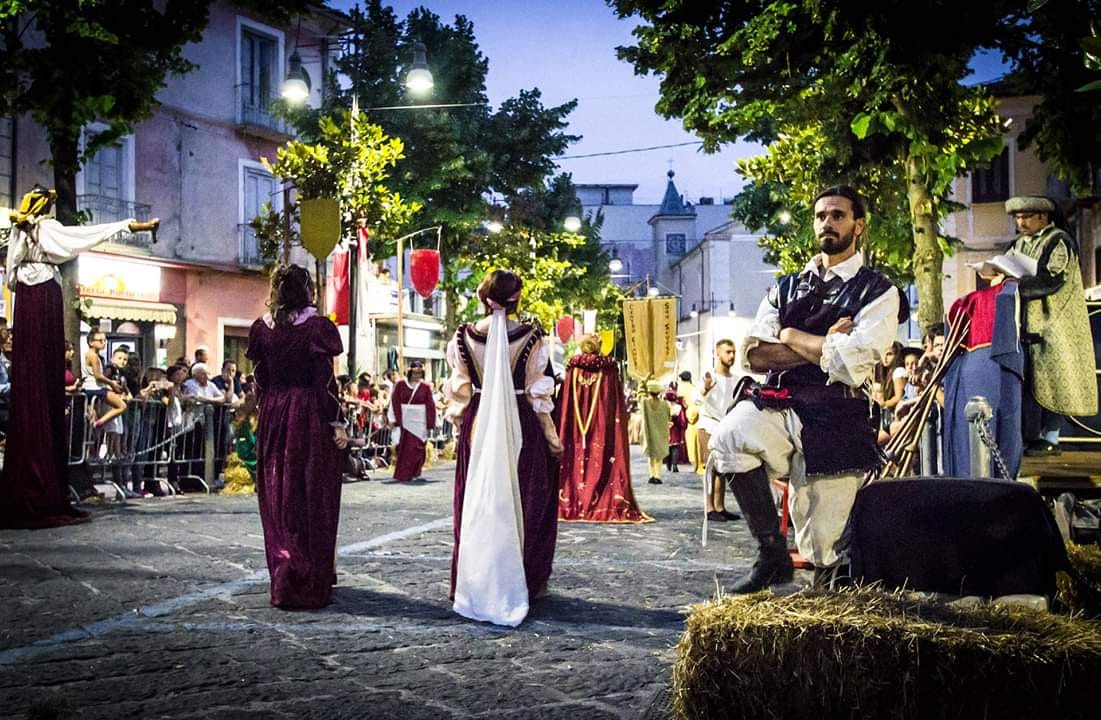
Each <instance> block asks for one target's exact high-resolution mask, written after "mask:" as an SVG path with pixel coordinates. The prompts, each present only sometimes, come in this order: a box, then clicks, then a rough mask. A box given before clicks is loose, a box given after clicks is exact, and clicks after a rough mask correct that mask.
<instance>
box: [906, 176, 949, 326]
mask: <svg viewBox="0 0 1101 720" xmlns="http://www.w3.org/2000/svg"><path fill="white" fill-rule="evenodd" d="M906 195H907V198H908V199H909V201H910V222H911V224H912V226H913V232H914V284H915V285H917V292H918V326H919V327H920V329H921V332H922V333H924V332H925V328H927V327H929V326H930V325H932V324H934V323H939V322H944V297H943V291H942V288H941V276H942V274H943V265H944V253H942V252H941V249H940V243H939V242H937V218H936V212H935V210H934V206H933V195H932V193H930V192H929V186H928V184H927V183H926V180H925V177H924V175H923V174H922V172H921V168H920V167H919V165H918V160H917V158H915V157H913V156H912V155H911V156H907V158H906Z"/></svg>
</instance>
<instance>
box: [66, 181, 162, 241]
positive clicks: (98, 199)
mask: <svg viewBox="0 0 1101 720" xmlns="http://www.w3.org/2000/svg"><path fill="white" fill-rule="evenodd" d="M76 209H77V210H78V211H80V212H83V213H86V214H87V215H88V222H89V223H92V224H97V225H98V224H100V223H110V222H118V221H119V220H126V219H127V218H134V219H135V220H148V219H149V218H150V215H151V210H152V208H151V206H149V205H146V204H145V203H136V202H129V201H128V200H122V199H120V198H115V197H111V196H109V195H77V196H76ZM108 242H112V243H115V244H116V245H126V246H127V247H134V248H141V249H142V250H151V249H152V246H153V234H152V233H148V232H139V233H132V232H130V231H129V230H122V231H120V232H118V233H116V234H115V235H114V236H112V237H111V239H110V240H109V241H108Z"/></svg>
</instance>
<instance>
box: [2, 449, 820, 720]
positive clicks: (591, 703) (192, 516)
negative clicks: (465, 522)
mask: <svg viewBox="0 0 1101 720" xmlns="http://www.w3.org/2000/svg"><path fill="white" fill-rule="evenodd" d="M634 451H635V456H634V458H633V462H632V475H633V477H635V478H643V481H642V482H639V481H637V480H636V483H635V492H636V494H637V496H638V498H639V502H640V504H641V505H642V507H643V508H644V509H645V510H646V512H647V513H649V514H650V515H652V516H653V517H654V519H655V522H653V523H649V524H646V525H593V524H583V523H568V524H562V525H560V528H559V534H558V551H557V555H556V557H555V564H554V574H553V576H552V578H551V595H550V596H549V597H547V598H545V599H543V600H541V601H537V602H535V603H534V604H533V609H532V611H531V613H530V614H529V615H528V619H527V620H526V621H525V622H524V623H523V625H521V626H520V627H519V628H516V629H506V628H497V627H494V626H491V625H487V624H483V623H476V622H472V621H468V620H465V619H463V618H460V617H459V616H457V615H455V614H453V613H452V612H451V608H450V604H449V603H448V601H447V590H448V572H449V563H450V552H451V518H450V510H451V478H452V475H453V465H451V464H449V463H444V464H441V465H439V466H437V467H436V468H434V469H433V470H430V471H429V472H427V473H426V477H427V482H426V483H424V484H416V485H405V484H397V483H393V482H392V481H389V480H388V479H387V476H385V475H381V476H376V479H374V480H372V481H369V482H361V483H355V484H348V485H345V486H344V495H343V511H342V512H343V514H342V518H341V525H340V536H339V539H338V544H339V546H340V548H341V549H340V561H339V570H340V576H339V587H338V588H337V589H336V593H335V601H334V603H333V604H332V605H331V606H330V607H329V608H326V609H325V610H321V611H314V612H283V611H279V610H276V609H274V608H272V607H271V606H270V605H269V602H268V587H267V582H266V577H267V576H266V568H265V565H264V557H263V538H262V536H261V532H260V520H259V516H258V514H257V511H256V500H255V498H251V497H219V496H205V495H193V494H189V495H187V496H185V497H180V498H173V499H150V500H141V501H136V502H133V501H132V502H130V503H128V504H126V505H124V506H106V507H102V508H95V509H94V510H93V512H94V514H95V519H94V521H93V522H92V523H88V524H85V525H80V526H76V527H71V528H62V529H54V530H40V531H35V532H28V531H7V530H5V531H0V598H3V602H2V604H0V716H3V717H25V716H27V714H28V712H31V711H33V710H35V709H38V710H41V709H43V708H42V707H41V706H49V707H52V708H59V709H60V710H61V713H60V715H58V716H59V717H79V718H127V717H141V718H375V717H377V718H388V719H396V718H434V719H440V718H444V719H446V718H470V717H487V718H502V719H512V718H638V717H641V716H642V715H643V714H644V713H645V712H646V709H647V707H648V706H649V705H650V704H651V702H652V700H653V698H654V697H655V696H656V695H657V694H658V693H659V691H660V690H661V689H662V688H663V687H664V686H665V684H666V683H667V682H668V679H669V674H670V668H671V664H672V661H673V651H672V646H673V645H674V644H675V643H676V641H677V638H678V635H679V633H680V631H681V628H682V620H683V612H684V610H685V608H686V607H687V606H688V605H690V604H692V603H695V602H698V601H701V600H704V599H707V598H709V597H711V596H713V595H714V594H715V592H716V588H717V587H719V586H723V585H729V584H730V583H731V582H732V581H733V580H734V578H736V577H737V576H738V575H739V574H740V573H742V572H744V571H745V570H746V569H747V568H748V566H749V564H750V558H751V555H752V545H751V542H750V540H749V536H748V533H747V531H746V529H745V524H744V523H742V522H735V523H723V524H720V525H718V527H716V524H712V526H711V527H712V530H711V541H710V542H709V544H708V547H706V548H702V547H701V546H700V541H699V536H700V519H701V513H700V511H699V507H700V503H701V501H702V498H701V492H702V491H701V487H700V482H699V480H698V478H697V477H696V476H695V475H692V474H689V473H684V472H681V473H679V474H671V473H666V475H665V484H664V485H648V484H646V482H645V480H644V478H646V468H645V463H644V462H643V460H642V458H641V457H640V456H639V455H638V452H637V448H634ZM799 575H800V577H797V581H799V582H806V581H807V579H808V578H807V577H806V576H805V574H803V573H800V574H799ZM36 706H38V707H36Z"/></svg>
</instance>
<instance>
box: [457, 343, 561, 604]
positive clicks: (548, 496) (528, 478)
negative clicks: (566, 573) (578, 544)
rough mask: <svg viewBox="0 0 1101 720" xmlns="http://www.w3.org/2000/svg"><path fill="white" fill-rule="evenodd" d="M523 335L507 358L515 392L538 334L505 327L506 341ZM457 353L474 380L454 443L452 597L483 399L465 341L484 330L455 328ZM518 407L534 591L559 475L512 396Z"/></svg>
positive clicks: (545, 558)
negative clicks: (510, 359)
mask: <svg viewBox="0 0 1101 720" xmlns="http://www.w3.org/2000/svg"><path fill="white" fill-rule="evenodd" d="M525 334H527V335H528V337H527V339H526V341H525V343H524V346H523V347H522V348H521V350H520V352H519V355H518V356H516V359H515V360H514V362H513V364H512V385H513V389H514V390H516V391H517V393H519V392H520V391H523V390H525V387H524V386H525V381H526V378H525V370H526V367H527V362H528V356H529V355H530V354H531V352H532V349H533V347H534V346H535V344H536V342H537V341H538V340H539V338H540V334H539V332H538V331H537V330H534V329H533V328H531V327H529V326H526V325H522V326H520V327H518V328H516V329H515V330H512V331H511V332H509V335H508V339H509V344H510V345H511V344H512V343H513V342H516V341H518V340H520V339H521V338H522V337H523V336H524V335H525ZM455 337H456V339H457V341H458V343H457V344H458V350H459V355H460V356H461V358H462V361H463V363H464V364H465V365H466V368H467V370H468V371H469V373H470V379H471V381H472V383H473V385H474V388H475V391H474V396H473V397H472V398H471V400H470V404H469V405H467V407H466V412H465V414H464V415H463V423H462V427H461V428H460V430H459V437H458V440H457V442H456V446H455V498H454V501H453V507H454V513H455V515H454V522H453V527H454V533H455V546H454V548H453V550H452V553H451V598H452V599H454V597H455V571H456V568H457V567H458V564H459V542H460V540H461V538H460V533H461V528H462V518H463V495H464V493H465V490H466V473H467V469H468V468H469V466H470V442H471V438H472V435H473V430H474V423H475V422H477V418H478V405H479V403H480V401H481V399H482V394H481V392H480V388H481V387H482V378H481V375H480V373H479V372H478V366H477V365H476V364H475V363H474V361H473V358H472V357H471V352H470V345H469V343H478V344H480V345H485V342H486V339H487V338H486V336H485V335H483V334H482V333H480V332H478V331H477V330H476V329H475V328H474V326H473V325H464V326H462V327H460V328H459V330H458V332H456V334H455ZM516 405H517V409H518V411H519V413H520V436H521V438H522V439H523V447H521V449H520V460H519V467H518V472H517V476H518V477H519V480H520V505H521V509H522V512H523V516H524V576H525V579H526V581H527V586H528V596H529V597H531V598H535V597H537V596H539V595H540V594H541V593H542V592H543V591H544V590H545V589H546V586H547V581H548V580H549V579H550V574H551V565H552V564H553V563H554V546H555V543H556V542H557V541H558V477H557V475H552V474H551V472H550V467H551V462H550V460H551V457H550V452H549V450H548V448H547V440H546V438H545V437H544V436H543V428H542V426H541V425H540V424H539V418H538V416H537V415H536V414H535V410H534V409H533V408H532V406H531V403H530V402H528V400H527V398H524V397H517V402H516Z"/></svg>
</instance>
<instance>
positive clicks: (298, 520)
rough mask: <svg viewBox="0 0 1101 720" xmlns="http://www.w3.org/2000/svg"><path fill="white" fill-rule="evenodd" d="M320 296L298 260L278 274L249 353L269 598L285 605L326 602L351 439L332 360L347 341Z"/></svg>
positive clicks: (252, 335)
mask: <svg viewBox="0 0 1101 720" xmlns="http://www.w3.org/2000/svg"><path fill="white" fill-rule="evenodd" d="M313 301H314V300H313V287H312V284H311V282H310V276H309V274H308V273H307V272H306V271H305V270H304V269H302V268H300V267H298V266H297V265H290V266H288V267H284V268H280V269H279V270H278V271H277V272H276V273H275V276H274V277H273V278H272V292H271V303H270V305H269V307H270V308H271V312H270V313H269V314H267V315H265V316H264V317H262V318H260V319H258V320H257V321H256V322H255V323H253V324H252V329H251V331H250V332H249V341H248V350H247V352H246V356H247V357H248V358H249V359H250V360H252V361H253V363H255V365H256V369H255V375H256V385H257V397H258V402H259V407H260V412H259V418H258V421H257V433H256V456H257V457H256V495H257V498H258V500H259V503H260V521H261V523H262V524H263V526H264V549H265V552H266V554H267V560H268V573H269V574H270V576H271V604H272V605H274V606H275V607H279V608H284V609H294V608H303V609H305V608H320V607H324V606H326V605H328V604H329V602H330V601H331V599H332V586H333V585H334V584H335V579H336V578H335V572H334V558H335V552H336V528H337V522H338V520H339V519H340V485H341V479H342V478H341V466H342V459H343V458H342V451H343V449H344V448H345V447H347V444H348V435H347V432H346V430H345V428H344V423H343V421H342V418H341V413H340V404H339V402H338V400H337V397H338V396H337V387H336V379H335V377H334V376H333V357H334V356H335V355H339V354H340V353H341V352H342V351H343V346H342V344H341V341H340V334H339V333H338V332H337V329H336V326H335V325H333V324H332V322H330V321H329V320H328V318H325V317H322V316H321V315H319V314H318V312H317V308H316V307H314V306H313Z"/></svg>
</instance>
